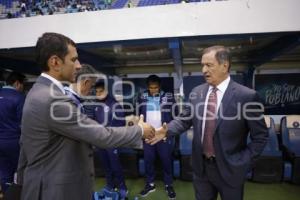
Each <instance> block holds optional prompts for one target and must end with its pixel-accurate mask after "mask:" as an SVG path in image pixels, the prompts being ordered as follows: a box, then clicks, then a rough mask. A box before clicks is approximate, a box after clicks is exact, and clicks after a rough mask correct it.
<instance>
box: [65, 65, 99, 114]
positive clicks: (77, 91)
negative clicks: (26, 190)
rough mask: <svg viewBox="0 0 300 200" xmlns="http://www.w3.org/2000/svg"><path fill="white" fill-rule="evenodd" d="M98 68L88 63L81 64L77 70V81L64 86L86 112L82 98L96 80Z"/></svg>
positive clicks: (82, 110)
mask: <svg viewBox="0 0 300 200" xmlns="http://www.w3.org/2000/svg"><path fill="white" fill-rule="evenodd" d="M95 74H96V70H95V69H94V68H93V67H92V66H91V65H88V64H81V68H80V69H79V70H78V71H77V73H76V77H75V82H74V83H72V84H71V85H70V86H69V87H64V89H65V91H66V93H67V94H68V95H69V96H70V97H71V98H72V100H73V102H74V103H75V104H76V105H77V107H78V106H79V107H80V109H81V112H83V113H85V112H84V109H83V105H82V104H81V103H82V98H83V97H84V96H87V95H88V94H89V93H90V91H91V89H92V87H93V85H94V84H95V82H96V76H95Z"/></svg>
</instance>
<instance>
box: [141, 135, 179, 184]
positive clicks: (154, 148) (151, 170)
mask: <svg viewBox="0 0 300 200" xmlns="http://www.w3.org/2000/svg"><path fill="white" fill-rule="evenodd" d="M172 151H173V141H172V140H170V139H167V140H166V141H160V142H158V143H157V144H155V145H149V144H146V143H145V142H144V161H145V173H146V182H147V183H148V184H149V183H154V179H155V167H154V163H155V159H156V153H157V154H158V156H159V158H160V161H161V163H162V167H163V172H164V173H163V174H164V178H163V179H164V180H163V181H164V183H165V185H172V183H173V176H172V161H173V158H172Z"/></svg>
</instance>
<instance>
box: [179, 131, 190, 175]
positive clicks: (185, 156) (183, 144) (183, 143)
mask: <svg viewBox="0 0 300 200" xmlns="http://www.w3.org/2000/svg"><path fill="white" fill-rule="evenodd" d="M192 140H193V129H190V130H188V131H187V132H185V133H182V134H181V135H180V138H179V154H180V166H181V176H180V177H181V179H182V180H186V181H191V180H193V169H192V161H191V155H192Z"/></svg>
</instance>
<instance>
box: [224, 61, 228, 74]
mask: <svg viewBox="0 0 300 200" xmlns="http://www.w3.org/2000/svg"><path fill="white" fill-rule="evenodd" d="M223 66H224V71H225V72H229V62H227V61H225V62H224V63H223Z"/></svg>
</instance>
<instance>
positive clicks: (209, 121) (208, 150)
mask: <svg viewBox="0 0 300 200" xmlns="http://www.w3.org/2000/svg"><path fill="white" fill-rule="evenodd" d="M217 90H218V89H217V88H213V89H212V91H211V93H210V94H209V97H208V101H207V106H206V118H205V127H204V138H203V154H204V155H205V156H206V157H208V158H209V157H211V156H214V155H215V151H214V146H213V137H214V132H215V128H216V115H217V112H216V111H217Z"/></svg>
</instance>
